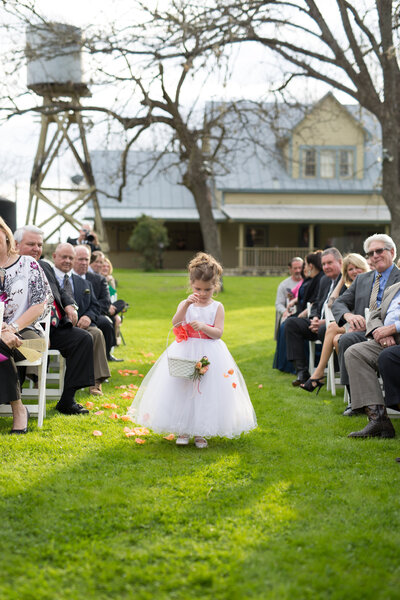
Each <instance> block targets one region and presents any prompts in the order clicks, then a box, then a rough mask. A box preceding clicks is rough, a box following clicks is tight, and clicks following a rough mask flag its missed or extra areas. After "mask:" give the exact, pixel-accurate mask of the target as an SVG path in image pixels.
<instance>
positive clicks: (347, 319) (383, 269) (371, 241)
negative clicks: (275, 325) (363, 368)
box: [332, 233, 400, 416]
mask: <svg viewBox="0 0 400 600" xmlns="http://www.w3.org/2000/svg"><path fill="white" fill-rule="evenodd" d="M364 251H365V253H366V257H367V259H368V260H370V262H371V267H373V268H374V269H375V270H374V271H369V272H368V273H360V275H358V277H357V278H356V280H355V281H354V283H353V284H352V285H351V286H350V287H349V288H348V289H347V290H346V291H345V292H344V294H342V295H341V296H340V297H339V298H338V299H337V300H336V301H335V302H334V303H333V306H332V313H333V316H334V317H335V320H336V322H337V324H338V325H340V326H343V325H345V324H346V323H348V324H349V325H350V332H349V333H345V334H343V335H342V336H341V337H340V339H339V366H340V381H341V383H342V384H343V385H347V386H348V385H349V378H348V375H347V371H346V364H345V360H344V354H345V352H346V350H347V348H349V347H350V346H351V345H353V344H357V343H358V342H365V341H366V340H367V338H366V336H365V327H366V324H365V318H364V313H365V309H366V308H369V309H370V310H374V309H376V308H377V307H379V306H380V303H381V299H382V296H383V292H384V290H385V287H386V286H391V285H393V284H394V283H396V282H397V281H400V271H399V269H398V268H397V267H396V265H395V264H394V263H393V261H394V259H395V258H396V246H395V244H394V242H393V240H392V238H390V237H389V236H388V235H386V234H384V233H376V234H374V235H371V236H370V237H369V238H367V239H366V240H365V242H364ZM351 394H352V392H351V388H350V395H351ZM352 408H354V407H352V406H351V407H349V408H348V409H346V411H345V412H344V413H343V414H345V415H347V416H352V415H353V414H354V410H352Z"/></svg>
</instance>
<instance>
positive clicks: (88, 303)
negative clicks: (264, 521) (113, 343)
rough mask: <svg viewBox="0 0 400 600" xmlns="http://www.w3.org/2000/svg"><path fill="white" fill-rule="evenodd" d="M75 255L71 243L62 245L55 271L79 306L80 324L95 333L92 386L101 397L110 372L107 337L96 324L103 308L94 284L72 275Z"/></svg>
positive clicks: (55, 255)
mask: <svg viewBox="0 0 400 600" xmlns="http://www.w3.org/2000/svg"><path fill="white" fill-rule="evenodd" d="M74 256H75V254H74V247H73V246H71V244H59V245H58V246H57V248H56V249H55V252H54V253H53V262H54V273H55V275H56V278H57V280H58V283H59V284H60V287H62V288H63V289H64V290H67V291H68V292H69V293H70V294H71V295H72V296H73V297H74V299H75V301H76V303H77V305H78V322H77V327H79V328H80V329H83V330H85V331H87V332H88V333H89V334H90V335H91V336H92V339H93V358H94V378H95V384H94V386H91V387H90V393H91V394H94V395H96V396H102V395H103V392H102V389H101V384H102V382H103V381H105V380H106V379H108V378H109V377H110V375H111V374H110V369H109V368H108V363H107V357H106V345H105V342H104V336H103V334H102V332H101V331H100V329H98V328H97V327H96V321H97V317H98V315H99V313H100V307H99V303H98V302H97V299H96V296H95V294H94V291H93V287H92V284H91V283H90V282H89V281H85V280H84V279H82V277H79V276H78V275H74V274H71V271H72V265H73V261H74Z"/></svg>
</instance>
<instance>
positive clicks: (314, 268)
mask: <svg viewBox="0 0 400 600" xmlns="http://www.w3.org/2000/svg"><path fill="white" fill-rule="evenodd" d="M321 254H322V250H317V251H316V252H311V253H310V254H308V255H307V256H306V258H305V261H304V265H303V274H302V277H303V283H302V284H301V286H300V288H299V291H298V295H297V298H294V299H293V300H291V301H290V302H289V309H290V308H292V307H293V309H294V312H293V313H292V314H290V315H288V316H287V317H286V315H285V316H282V319H283V322H282V323H281V325H280V327H279V329H278V336H277V341H276V350H275V356H274V363H273V365H272V366H273V368H274V369H278V370H279V371H283V372H284V373H295V368H294V365H293V363H292V362H291V361H289V360H288V359H287V357H286V336H285V325H286V322H287V318H288V319H290V318H291V317H304V318H305V317H307V304H308V303H309V302H311V303H313V302H314V300H315V299H316V297H317V294H318V286H319V281H320V279H321V277H322V276H323V273H322V264H321Z"/></svg>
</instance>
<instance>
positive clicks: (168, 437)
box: [164, 433, 175, 442]
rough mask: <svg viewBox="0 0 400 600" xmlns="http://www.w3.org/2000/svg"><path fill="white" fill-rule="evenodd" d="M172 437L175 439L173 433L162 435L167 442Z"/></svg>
mask: <svg viewBox="0 0 400 600" xmlns="http://www.w3.org/2000/svg"><path fill="white" fill-rule="evenodd" d="M174 439H175V436H174V434H173V433H170V434H169V435H164V440H168V441H169V442H171V441H172V440H174Z"/></svg>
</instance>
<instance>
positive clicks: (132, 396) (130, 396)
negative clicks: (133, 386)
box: [121, 392, 135, 398]
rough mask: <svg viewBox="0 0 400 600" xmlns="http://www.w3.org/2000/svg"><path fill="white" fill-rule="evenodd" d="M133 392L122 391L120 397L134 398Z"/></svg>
mask: <svg viewBox="0 0 400 600" xmlns="http://www.w3.org/2000/svg"><path fill="white" fill-rule="evenodd" d="M134 397H135V394H134V393H133V392H122V394H121V398H134Z"/></svg>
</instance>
